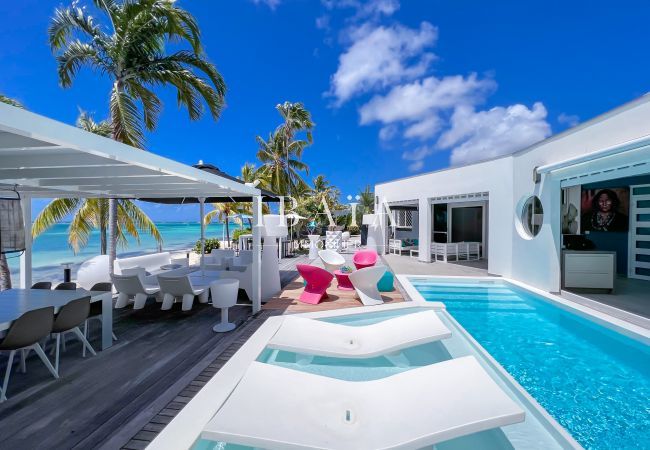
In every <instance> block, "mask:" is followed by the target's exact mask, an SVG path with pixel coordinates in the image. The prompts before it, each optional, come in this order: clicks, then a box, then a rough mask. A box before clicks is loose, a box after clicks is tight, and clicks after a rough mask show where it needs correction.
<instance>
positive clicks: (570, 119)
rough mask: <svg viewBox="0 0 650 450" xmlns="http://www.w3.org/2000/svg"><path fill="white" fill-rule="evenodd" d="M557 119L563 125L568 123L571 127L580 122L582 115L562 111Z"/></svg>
mask: <svg viewBox="0 0 650 450" xmlns="http://www.w3.org/2000/svg"><path fill="white" fill-rule="evenodd" d="M557 121H558V122H559V123H561V124H562V125H567V126H569V127H575V126H576V125H578V124H579V123H580V117H578V116H576V115H575V114H565V113H562V114H560V115H559V116H557Z"/></svg>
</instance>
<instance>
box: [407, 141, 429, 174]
mask: <svg viewBox="0 0 650 450" xmlns="http://www.w3.org/2000/svg"><path fill="white" fill-rule="evenodd" d="M434 152H435V150H434V148H433V147H430V146H426V145H423V146H422V147H418V148H416V149H414V150H407V151H405V152H404V153H402V159H403V160H405V161H411V164H409V166H408V168H409V170H410V171H411V172H416V171H418V170H420V169H422V167H424V158H426V157H427V156H429V155H431V154H432V153H434Z"/></svg>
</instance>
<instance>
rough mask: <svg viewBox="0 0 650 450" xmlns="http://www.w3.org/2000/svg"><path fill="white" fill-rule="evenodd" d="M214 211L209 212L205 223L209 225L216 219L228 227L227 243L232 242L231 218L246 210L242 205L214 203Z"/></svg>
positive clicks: (204, 220)
mask: <svg viewBox="0 0 650 450" xmlns="http://www.w3.org/2000/svg"><path fill="white" fill-rule="evenodd" d="M212 207H213V208H214V209H213V210H212V211H210V212H208V213H207V214H206V215H205V217H204V218H203V223H204V224H205V225H209V224H210V223H211V222H212V221H213V220H214V219H215V218H216V219H218V220H219V221H220V222H222V223H223V224H224V225H225V226H226V241H228V242H230V217H232V216H234V215H236V214H242V213H243V212H244V208H243V207H242V205H241V203H236V202H231V203H213V204H212Z"/></svg>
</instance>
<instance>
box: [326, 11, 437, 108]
mask: <svg viewBox="0 0 650 450" xmlns="http://www.w3.org/2000/svg"><path fill="white" fill-rule="evenodd" d="M350 38H351V42H352V44H351V45H350V46H349V47H348V49H347V50H346V51H345V52H344V53H342V54H341V56H340V57H339V66H338V69H337V71H336V73H334V75H332V77H331V79H330V91H329V94H330V95H332V96H334V97H335V98H336V104H337V105H341V104H342V103H344V102H346V101H347V100H349V99H350V98H351V97H353V96H355V95H358V94H360V93H364V92H368V91H370V90H373V89H377V88H385V87H388V86H390V85H392V84H394V83H399V82H402V81H404V80H408V79H413V78H416V77H419V76H422V75H423V74H424V73H425V72H426V70H427V69H428V68H429V65H430V64H431V62H432V61H433V60H434V59H435V55H434V54H433V53H430V52H426V51H425V50H426V49H427V48H428V47H431V46H433V45H434V44H435V42H436V40H437V39H438V30H437V28H436V27H434V26H433V25H431V24H430V23H428V22H422V24H421V25H420V28H419V29H412V28H407V27H404V26H402V25H393V26H387V27H386V26H374V25H371V24H369V23H366V24H364V25H362V26H360V27H358V28H354V29H352V31H351V33H350Z"/></svg>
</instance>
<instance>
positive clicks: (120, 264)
mask: <svg viewBox="0 0 650 450" xmlns="http://www.w3.org/2000/svg"><path fill="white" fill-rule="evenodd" d="M171 263H172V257H171V254H170V253H169V252H162V253H150V254H148V255H140V256H132V257H130V258H120V259H116V260H115V264H114V266H113V271H114V272H115V274H116V275H122V271H123V270H124V269H133V268H135V267H142V268H143V269H144V270H146V271H147V272H149V273H150V274H153V273H157V272H160V270H161V269H160V267H162V266H164V265H165V264H171Z"/></svg>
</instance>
